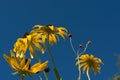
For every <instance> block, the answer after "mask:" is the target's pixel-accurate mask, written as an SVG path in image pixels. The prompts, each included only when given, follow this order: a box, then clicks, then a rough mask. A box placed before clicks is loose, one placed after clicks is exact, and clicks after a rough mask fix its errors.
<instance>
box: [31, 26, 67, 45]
mask: <svg viewBox="0 0 120 80" xmlns="http://www.w3.org/2000/svg"><path fill="white" fill-rule="evenodd" d="M34 28H35V29H34V30H32V31H31V33H34V32H37V33H42V34H43V35H44V36H46V37H47V39H48V41H49V44H51V45H53V44H55V43H56V42H57V39H58V40H59V37H58V35H59V36H61V37H62V38H63V39H65V36H67V29H66V28H64V27H54V26H53V25H47V26H41V25H35V26H34Z"/></svg>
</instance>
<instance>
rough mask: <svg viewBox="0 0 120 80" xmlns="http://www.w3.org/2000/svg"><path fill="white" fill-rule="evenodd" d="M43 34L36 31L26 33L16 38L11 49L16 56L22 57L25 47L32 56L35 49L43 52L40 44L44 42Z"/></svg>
mask: <svg viewBox="0 0 120 80" xmlns="http://www.w3.org/2000/svg"><path fill="white" fill-rule="evenodd" d="M45 38H46V37H45V36H43V35H42V34H38V33H30V34H27V35H26V37H25V38H18V39H17V41H16V42H15V44H14V49H13V51H14V52H16V54H17V55H16V56H17V57H20V58H22V57H24V55H25V53H26V51H27V49H29V51H30V56H31V58H33V56H34V53H35V49H38V50H40V52H41V53H44V49H43V47H42V46H41V45H42V44H43V43H45Z"/></svg>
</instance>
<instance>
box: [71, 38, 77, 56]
mask: <svg viewBox="0 0 120 80" xmlns="http://www.w3.org/2000/svg"><path fill="white" fill-rule="evenodd" d="M70 45H71V48H72V50H73V52H74V53H75V55H76V56H77V53H76V51H75V48H74V46H73V43H72V38H71V37H70Z"/></svg>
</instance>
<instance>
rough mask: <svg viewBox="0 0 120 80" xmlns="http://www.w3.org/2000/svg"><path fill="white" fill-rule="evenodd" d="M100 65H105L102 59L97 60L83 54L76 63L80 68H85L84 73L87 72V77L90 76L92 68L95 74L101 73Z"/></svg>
mask: <svg viewBox="0 0 120 80" xmlns="http://www.w3.org/2000/svg"><path fill="white" fill-rule="evenodd" d="M100 63H102V64H103V62H102V61H101V59H100V58H96V57H94V56H93V55H88V54H83V55H81V56H80V57H79V60H78V61H77V62H76V64H77V65H79V67H80V68H83V72H85V71H86V74H87V76H89V72H90V68H92V69H93V71H94V73H95V74H96V73H97V72H98V73H100Z"/></svg>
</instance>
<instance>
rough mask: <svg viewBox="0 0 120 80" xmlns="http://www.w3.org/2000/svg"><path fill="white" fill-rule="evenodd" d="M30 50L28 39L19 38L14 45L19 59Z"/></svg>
mask: <svg viewBox="0 0 120 80" xmlns="http://www.w3.org/2000/svg"><path fill="white" fill-rule="evenodd" d="M27 48H28V40H27V38H18V39H17V41H16V42H15V44H14V49H13V50H14V52H16V56H17V57H21V58H22V57H23V56H24V55H25V53H26V50H27Z"/></svg>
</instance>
